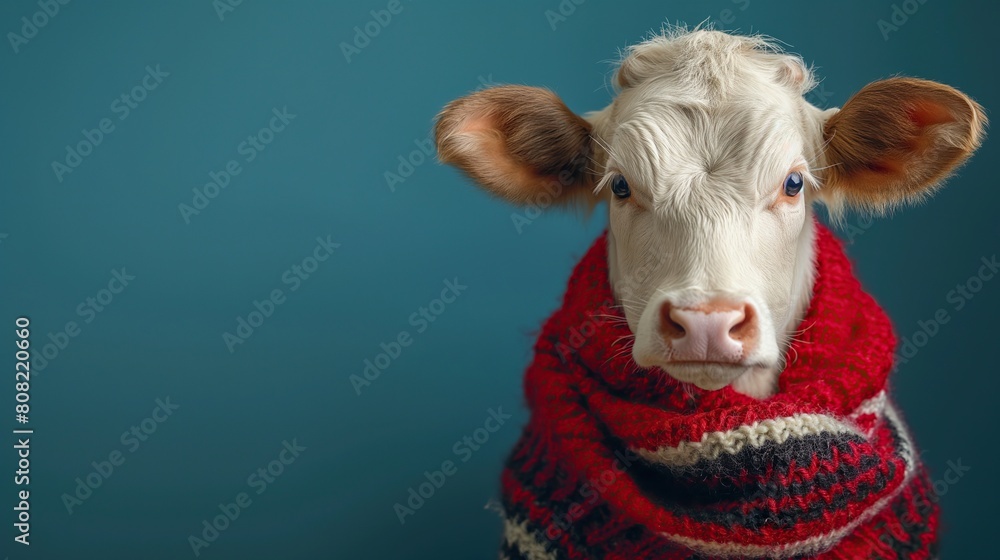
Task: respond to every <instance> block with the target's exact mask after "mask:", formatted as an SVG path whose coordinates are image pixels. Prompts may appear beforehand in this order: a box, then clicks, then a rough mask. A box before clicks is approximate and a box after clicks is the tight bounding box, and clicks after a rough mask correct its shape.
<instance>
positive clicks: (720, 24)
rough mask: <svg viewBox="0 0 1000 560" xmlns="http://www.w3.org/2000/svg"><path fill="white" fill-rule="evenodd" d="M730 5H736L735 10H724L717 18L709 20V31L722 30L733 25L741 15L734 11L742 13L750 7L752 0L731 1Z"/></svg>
mask: <svg viewBox="0 0 1000 560" xmlns="http://www.w3.org/2000/svg"><path fill="white" fill-rule="evenodd" d="M730 3H731V4H735V6H733V8H723V9H722V10H721V11H720V12H719V14H718V15H717V16H715V17H711V18H708V22H709V23H708V28H709V29H721V28H724V27H726V26H728V25H732V24H733V23H734V22H735V21H736V20H737V17H736V16H737V15H739V14H738V13H737V12H735V11H733V10H734V9H736V10H739V11H740V13H742V12H745V11H747V8H749V7H750V0H730Z"/></svg>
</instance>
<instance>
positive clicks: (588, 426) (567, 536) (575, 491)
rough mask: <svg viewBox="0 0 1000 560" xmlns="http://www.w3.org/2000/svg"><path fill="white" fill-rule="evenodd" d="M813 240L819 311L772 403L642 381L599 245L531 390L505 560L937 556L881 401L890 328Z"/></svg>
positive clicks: (539, 360)
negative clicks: (528, 417) (528, 415)
mask: <svg viewBox="0 0 1000 560" xmlns="http://www.w3.org/2000/svg"><path fill="white" fill-rule="evenodd" d="M816 227H817V229H818V231H817V236H816V254H817V258H816V260H817V262H816V266H817V274H816V282H815V286H814V290H813V296H812V300H811V302H810V306H809V309H808V311H807V312H806V315H805V318H804V319H803V321H802V324H801V325H800V329H799V333H800V334H798V335H797V336H796V338H795V340H794V341H793V343H792V344H791V347H790V349H789V350H788V354H787V357H786V358H787V359H786V363H787V366H786V367H785V369H784V371H783V372H782V373H781V376H780V378H779V391H778V393H777V394H776V395H775V396H773V397H771V398H768V399H765V400H755V399H753V398H751V397H748V396H745V395H741V394H739V393H736V392H735V391H733V390H732V389H730V388H728V387H726V388H724V389H721V390H718V391H704V390H701V389H698V388H696V387H693V386H690V385H685V384H681V383H680V382H678V381H676V380H674V379H673V378H671V377H670V376H668V375H666V374H665V373H663V372H662V371H660V370H658V369H650V370H644V369H642V368H639V367H638V366H637V365H636V364H635V363H634V362H633V361H632V358H631V352H630V351H629V349H630V345H631V334H632V333H631V331H630V330H629V328H628V326H627V325H626V324H625V322H624V318H623V315H622V312H621V309H620V308H619V307H618V306H616V305H615V304H614V298H613V296H612V292H611V288H610V285H609V281H608V265H607V237H606V234H605V235H602V236H601V237H600V238H599V239H598V240H597V241H596V242H595V243H594V245H593V246H592V247H591V248H590V250H589V251H588V252H587V254H586V255H585V256H584V258H583V260H582V261H581V262H580V263H579V264H578V265H577V266H576V269H575V271H574V272H573V275H572V278H571V279H570V281H569V286H568V288H567V291H566V294H565V297H564V300H563V304H562V307H561V308H560V309H559V310H558V311H556V312H555V313H554V314H553V315H552V316H551V317H550V318H549V319H548V320H547V321H546V323H545V324H544V326H543V328H542V331H541V334H540V336H539V337H538V340H537V342H536V344H535V357H534V360H533V362H532V363H531V365H530V366H529V367H528V370H527V373H526V376H525V381H524V386H525V394H526V398H527V404H528V407H529V408H530V411H531V418H530V420H529V423H528V425H527V426H526V427H525V429H524V433H523V434H522V437H521V439H520V441H519V442H518V444H517V445H516V447H515V449H514V451H513V453H512V454H511V456H510V458H509V459H508V462H507V465H506V467H505V469H504V472H503V475H502V487H503V506H504V514H505V516H506V519H505V528H504V540H503V544H502V547H501V551H500V556H501V558H504V559H509V560H518V559H530V560H550V559H552V560H555V559H558V560H562V559H573V560H576V559H593V558H603V559H614V560H618V559H621V560H625V559H628V560H660V559H686V560H693V559H706V558H802V559H805V558H818V559H824V560H833V559H851V560H855V559H861V558H864V559H890V558H892V559H895V558H909V559H915V560H924V559H929V558H935V557H936V548H937V545H936V540H937V527H938V508H937V505H936V498H935V497H934V495H933V492H932V491H931V486H930V484H929V482H928V479H927V476H926V473H925V471H924V469H923V468H922V466H921V465H920V464H919V461H918V458H917V456H916V450H915V448H914V445H913V443H912V440H911V438H910V436H909V434H908V432H907V429H906V426H905V425H904V424H903V423H902V421H901V420H900V417H899V414H898V413H897V412H896V411H895V409H894V407H893V404H892V402H891V401H890V400H889V399H888V398H887V396H886V391H887V383H888V379H889V372H890V370H891V369H892V365H893V361H892V359H893V350H894V348H895V345H896V339H895V336H894V335H893V332H892V326H891V324H890V322H889V319H888V317H886V315H885V313H884V312H883V311H882V310H881V309H880V308H879V306H878V304H876V302H875V301H874V300H873V299H872V298H871V296H869V295H868V294H866V293H865V292H864V291H862V289H861V286H860V284H859V283H858V281H857V279H856V278H855V277H854V274H853V272H852V270H851V265H850V262H849V261H848V259H847V257H846V256H845V255H844V252H843V250H842V248H841V246H840V242H839V241H838V240H837V239H836V238H835V237H834V236H833V234H832V233H830V232H829V231H828V230H827V229H826V228H824V227H823V226H822V225H819V224H817V225H816Z"/></svg>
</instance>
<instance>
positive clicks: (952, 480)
mask: <svg viewBox="0 0 1000 560" xmlns="http://www.w3.org/2000/svg"><path fill="white" fill-rule="evenodd" d="M971 470H972V467H968V466H965V465H963V464H962V458H961V457H959V458H958V459H957V460H955V461H948V468H947V469H946V470H945V471H944V474H943V475H941V478H938V479H935V480H933V481H932V482H931V489H932V490H933V492H932V493H931V501H933V502H934V503H937V502H938V500H940V499H941V498H942V497H943V496H944V495H945V494H947V493H948V490H949V489H951V487H952V486H954V485H956V484H958V483H959V482H960V481H961V480H962V477H963V476H965V474H966V473H968V472H969V471H971Z"/></svg>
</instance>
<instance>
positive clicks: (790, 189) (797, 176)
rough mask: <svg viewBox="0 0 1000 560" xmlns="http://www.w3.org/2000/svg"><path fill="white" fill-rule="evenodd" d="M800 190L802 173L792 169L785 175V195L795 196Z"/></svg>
mask: <svg viewBox="0 0 1000 560" xmlns="http://www.w3.org/2000/svg"><path fill="white" fill-rule="evenodd" d="M801 190H802V174H801V173H799V172H798V171H792V172H791V173H789V174H788V177H785V196H795V195H797V194H799V191H801Z"/></svg>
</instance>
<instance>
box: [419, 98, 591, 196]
mask: <svg viewBox="0 0 1000 560" xmlns="http://www.w3.org/2000/svg"><path fill="white" fill-rule="evenodd" d="M435 136H436V138H437V150H438V158H439V159H440V160H441V161H442V162H444V163H448V164H451V165H454V166H455V167H458V168H459V169H461V170H462V171H464V172H465V173H466V174H468V175H469V177H471V178H472V179H473V180H475V181H476V182H477V183H479V184H480V185H481V186H482V187H483V188H485V189H486V190H487V191H489V192H491V193H493V194H495V195H498V196H500V197H502V198H505V199H507V200H509V201H511V202H514V203H518V204H527V203H530V202H533V201H535V200H537V198H536V197H538V196H539V195H540V194H541V193H543V192H545V193H548V195H549V196H552V197H553V198H554V199H556V200H557V201H566V200H568V199H569V198H572V197H574V196H577V195H584V196H593V195H592V194H591V190H592V189H593V185H594V180H593V175H592V173H591V172H590V171H589V170H588V166H589V164H590V161H591V159H590V158H591V157H592V155H593V148H592V143H593V139H592V138H591V125H590V123H588V122H587V121H586V120H584V119H583V118H582V117H580V116H578V115H576V114H575V113H573V112H572V111H570V110H569V108H567V107H566V105H565V104H564V103H563V102H562V101H561V100H560V99H559V97H557V96H556V95H555V94H554V93H552V92H551V91H549V90H547V89H542V88H535V87H526V86H500V87H494V88H490V89H485V90H481V91H478V92H476V93H473V94H471V95H469V96H467V97H463V98H461V99H458V100H456V101H452V102H451V103H449V104H448V105H447V106H446V107H445V108H444V110H443V111H441V114H440V115H438V118H437V125H436V126H435Z"/></svg>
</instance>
